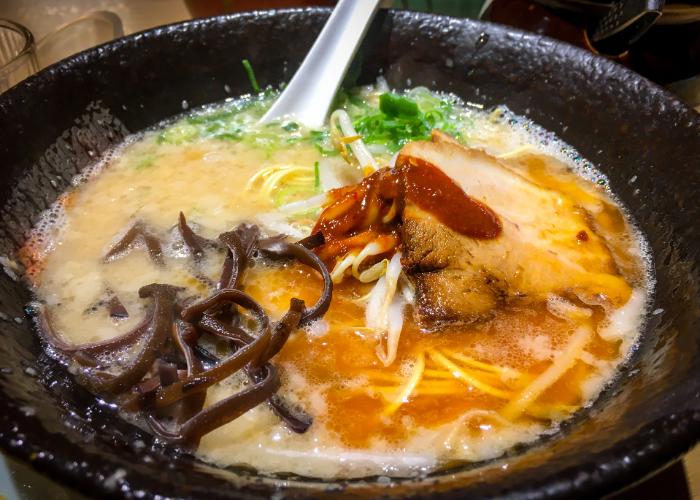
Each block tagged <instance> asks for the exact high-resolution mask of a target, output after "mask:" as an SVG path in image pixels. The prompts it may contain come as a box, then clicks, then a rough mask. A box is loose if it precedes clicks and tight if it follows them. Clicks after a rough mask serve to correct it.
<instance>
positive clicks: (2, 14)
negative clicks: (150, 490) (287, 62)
mask: <svg viewBox="0 0 700 500" xmlns="http://www.w3.org/2000/svg"><path fill="white" fill-rule="evenodd" d="M357 1H361V0H357ZM334 3H335V2H334V1H333V0H0V92H3V91H4V90H7V89H8V88H10V87H12V86H13V85H15V84H17V83H18V82H20V81H21V80H22V79H24V78H26V77H27V76H29V75H31V74H32V73H34V72H36V71H38V70H40V69H41V68H44V67H46V66H49V65H51V64H53V63H54V62H56V61H59V60H61V59H63V58H64V57H67V56H69V55H71V54H74V53H76V52H79V51H81V50H84V49H87V48H90V47H93V46H95V45H99V44H101V43H105V42H108V41H110V40H112V39H114V38H118V37H120V36H122V35H128V34H131V33H135V32H138V31H142V30H145V29H149V28H152V27H154V26H159V25H163V24H168V23H173V22H177V21H182V20H187V19H192V18H196V17H205V16H211V15H217V14H223V13H229V12H236V11H241V10H253V9H268V8H282V7H295V6H309V5H325V6H332V5H333V4H334ZM393 7H394V8H401V9H410V10H417V11H425V12H433V13H438V14H447V15H451V16H457V17H470V18H475V19H477V18H480V19H485V20H489V21H494V22H498V23H501V24H507V25H511V26H515V27H518V28H521V29H525V30H528V31H533V32H536V33H539V34H543V35H547V36H550V37H553V38H557V39H560V40H563V41H566V42H568V43H571V44H574V45H578V46H580V47H583V48H585V49H586V50H590V51H592V52H595V53H599V54H602V55H604V56H606V57H609V58H611V59H613V60H615V61H617V62H619V63H621V64H624V65H626V66H628V67H630V68H631V69H633V70H634V71H637V72H638V73H641V74H642V75H644V76H646V77H647V78H649V79H650V80H652V81H654V82H656V83H658V84H660V85H663V86H665V87H666V88H668V89H669V90H670V91H671V92H674V93H675V94H676V95H678V96H679V97H680V98H681V99H683V100H684V101H685V102H687V103H688V104H689V105H690V106H691V107H695V108H696V110H698V111H699V112H700V0H680V1H678V0H395V1H394V2H393ZM698 140H700V138H699V139H698ZM640 479H641V478H640ZM47 497H48V498H51V499H67V498H71V499H72V498H82V496H81V495H80V494H79V493H78V492H75V491H71V490H68V489H65V488H63V487H61V486H59V485H57V484H55V483H54V482H52V481H51V480H49V479H47V478H45V477H43V476H41V475H39V474H37V473H36V472H35V471H33V470H32V468H31V467H30V466H28V465H26V464H23V463H20V462H17V461H15V460H14V459H12V458H9V457H2V456H0V499H7V500H16V499H41V500H44V499H45V498H47ZM615 498H618V499H621V498H635V499H640V498H654V499H656V498H664V499H688V498H698V499H700V449H695V450H693V452H691V453H690V454H689V455H688V456H687V457H686V458H685V460H684V461H683V462H678V463H676V464H674V465H673V466H671V467H668V468H667V469H665V470H664V471H661V472H660V473H658V474H656V475H655V476H654V477H652V478H647V479H645V480H644V481H643V482H642V483H641V484H639V485H637V486H636V487H634V488H631V489H629V490H627V491H626V492H623V493H621V494H618V495H616V496H615Z"/></svg>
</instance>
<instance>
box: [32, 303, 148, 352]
mask: <svg viewBox="0 0 700 500" xmlns="http://www.w3.org/2000/svg"><path fill="white" fill-rule="evenodd" d="M37 318H38V322H37V323H38V325H37V326H38V329H39V335H40V336H41V337H42V339H43V340H44V341H45V342H47V343H48V344H49V345H51V346H52V347H54V348H55V349H58V350H59V351H61V352H63V353H65V354H71V353H77V352H83V353H86V354H89V355H98V354H103V353H106V352H108V351H117V350H120V349H123V348H124V347H127V346H128V345H131V344H133V343H135V342H136V341H138V340H139V339H140V338H141V337H142V336H143V335H144V334H145V333H146V332H147V331H148V326H149V325H150V324H151V321H152V318H153V315H152V314H151V313H149V314H147V315H146V317H145V318H144V319H143V321H141V323H139V324H138V325H136V326H135V327H134V328H133V329H132V330H130V331H128V332H127V333H125V334H123V335H120V336H119V337H115V338H112V339H108V340H103V341H101V342H94V343H90V344H78V345H72V344H67V343H66V342H64V341H63V339H61V337H60V336H59V335H58V334H57V333H56V332H55V330H54V329H53V327H52V326H51V322H50V320H49V316H48V312H47V311H46V308H45V307H44V306H41V307H39V308H38V314H37Z"/></svg>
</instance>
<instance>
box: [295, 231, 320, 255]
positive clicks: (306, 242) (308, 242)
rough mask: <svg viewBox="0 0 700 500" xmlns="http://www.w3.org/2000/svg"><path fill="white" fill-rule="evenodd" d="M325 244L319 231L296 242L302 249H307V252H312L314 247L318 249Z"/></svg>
mask: <svg viewBox="0 0 700 500" xmlns="http://www.w3.org/2000/svg"><path fill="white" fill-rule="evenodd" d="M325 243H326V238H325V237H324V236H323V233H322V232H321V231H319V232H317V233H314V234H312V235H311V236H307V237H306V238H302V239H301V240H299V241H297V244H298V245H301V246H303V247H304V248H308V249H309V250H313V249H314V248H316V247H320V246H321V245H323V244H325Z"/></svg>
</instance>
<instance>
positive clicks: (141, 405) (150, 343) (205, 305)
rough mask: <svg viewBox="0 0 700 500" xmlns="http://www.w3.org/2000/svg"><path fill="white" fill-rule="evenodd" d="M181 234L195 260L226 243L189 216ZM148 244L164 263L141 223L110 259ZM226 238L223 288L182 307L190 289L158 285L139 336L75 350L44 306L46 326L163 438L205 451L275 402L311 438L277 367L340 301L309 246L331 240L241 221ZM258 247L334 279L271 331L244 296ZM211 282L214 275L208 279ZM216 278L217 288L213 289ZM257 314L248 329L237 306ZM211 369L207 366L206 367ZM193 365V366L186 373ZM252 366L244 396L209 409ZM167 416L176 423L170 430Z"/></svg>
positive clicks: (88, 378)
mask: <svg viewBox="0 0 700 500" xmlns="http://www.w3.org/2000/svg"><path fill="white" fill-rule="evenodd" d="M178 229H179V231H180V234H181V236H182V239H183V241H184V242H185V245H187V247H188V248H189V250H190V252H191V254H192V256H193V258H194V260H195V264H198V263H199V260H200V259H201V257H202V256H203V253H204V249H205V248H206V247H209V246H219V245H218V244H217V242H212V241H210V240H207V239H205V238H202V237H200V236H198V235H197V234H196V233H195V232H194V231H193V230H192V228H191V227H190V226H189V225H188V224H187V220H186V219H185V216H184V214H183V213H180V218H179V223H178ZM137 240H141V241H142V242H143V243H144V244H145V246H146V248H147V249H148V253H149V256H150V257H151V259H152V260H153V261H154V262H155V263H157V264H159V265H162V264H163V253H162V249H161V245H160V243H159V241H158V240H157V239H156V238H155V236H153V235H152V234H150V233H149V232H148V231H147V229H146V226H145V225H144V224H143V223H142V222H136V223H135V224H134V225H133V226H132V227H131V228H130V229H129V231H127V233H126V234H125V235H124V236H123V237H122V238H121V239H120V240H119V241H118V242H117V243H116V244H115V245H114V246H113V247H112V248H111V249H110V250H109V252H107V254H106V255H105V257H104V261H105V262H110V261H112V260H114V259H116V258H119V257H121V256H122V255H124V254H125V253H127V252H129V251H130V250H131V249H132V248H133V244H134V243H135V242H136V241H137ZM219 241H220V242H221V243H222V244H223V245H224V246H225V247H226V252H227V255H226V259H225V261H224V268H223V271H222V274H221V279H220V281H219V288H220V290H219V291H218V292H216V293H214V294H213V295H211V296H209V297H208V298H206V299H204V300H200V301H198V302H195V303H188V302H191V301H188V300H184V301H183V302H182V303H178V302H176V298H177V293H178V291H179V290H180V289H178V288H176V287H173V286H169V285H159V284H151V285H148V286H145V287H142V288H141V289H140V290H139V295H140V296H141V297H142V298H148V297H150V298H152V299H153V308H152V312H150V313H148V314H147V315H146V317H145V319H144V320H143V321H142V322H141V323H140V324H139V325H137V326H136V327H135V328H134V329H133V330H131V331H130V332H128V333H126V334H124V335H121V336H120V337H117V338H116V339H111V340H108V341H104V342H97V343H92V344H83V345H79V346H71V345H68V344H66V343H65V342H63V340H62V339H61V338H60V336H58V335H57V334H56V333H55V332H54V331H53V329H52V328H51V325H50V323H49V318H48V316H47V313H46V310H45V308H43V307H41V308H39V314H38V324H39V330H40V333H41V336H42V337H43V339H44V340H45V341H46V342H47V343H49V344H50V345H52V346H53V347H55V348H56V350H57V351H58V352H61V353H63V354H64V355H65V356H67V357H69V358H72V360H73V361H74V362H75V363H76V364H77V365H78V366H79V367H80V371H79V372H78V377H79V378H80V379H81V380H82V382H83V383H85V384H86V385H88V386H89V387H91V388H92V389H93V390H94V391H95V392H97V393H101V394H106V395H108V396H114V397H115V400H116V401H117V402H118V403H119V404H120V405H121V407H122V408H123V409H126V410H131V411H136V410H140V411H143V412H144V413H145V418H146V421H147V423H148V425H149V426H150V427H151V429H152V431H153V433H154V434H156V435H158V436H160V437H162V438H164V439H167V440H168V441H171V442H174V443H179V444H182V445H184V446H188V447H193V446H196V445H197V444H198V443H199V441H200V439H201V437H202V436H203V435H204V434H207V433H208V432H211V431H212V430H214V429H216V428H217V427H219V426H221V425H223V424H225V423H227V422H230V421H231V420H234V419H235V418H237V417H238V416H240V415H242V414H243V413H245V412H246V411H248V410H250V409H251V408H253V407H255V406H257V405H259V404H261V403H262V402H264V401H265V400H267V401H268V404H269V405H270V407H271V409H272V411H273V412H274V413H275V414H276V415H278V416H279V418H280V419H281V420H283V421H284V422H285V423H286V425H287V426H288V427H289V428H290V429H291V430H292V431H294V432H299V433H301V432H305V431H306V430H307V429H308V428H309V426H310V425H311V423H312V422H313V418H312V417H311V416H310V415H308V414H307V413H306V412H304V411H303V410H302V409H300V408H298V407H297V406H295V405H293V404H290V403H288V402H287V401H285V400H284V399H283V398H282V397H280V396H278V395H276V394H275V392H276V391H277V390H278V389H279V386H280V381H279V375H278V373H277V369H276V368H275V367H274V366H273V365H271V364H270V363H268V360H269V359H271V358H272V357H274V356H275V355H276V354H277V353H278V352H279V351H280V350H281V349H282V347H283V346H284V344H285V342H286V341H287V340H288V338H289V336H290V334H291V333H292V332H293V331H294V330H295V329H296V328H298V327H299V326H301V325H303V324H304V323H305V322H308V321H312V320H314V319H316V318H318V317H320V316H321V315H323V314H324V313H325V312H326V311H327V309H328V306H329V303H330V300H331V296H332V283H331V280H330V275H329V273H328V270H327V269H326V267H325V265H324V264H323V262H321V260H320V259H319V258H318V257H317V256H316V255H315V254H314V253H313V252H311V251H310V250H309V249H310V248H314V247H316V246H318V245H321V244H323V242H324V241H323V236H322V235H321V234H320V233H318V234H315V235H312V236H310V237H308V238H305V239H304V240H302V241H300V242H299V244H294V243H288V242H286V241H285V237H284V236H282V235H279V236H275V237H272V238H266V239H262V240H261V239H260V230H259V229H258V227H257V226H254V225H246V224H241V225H239V226H238V227H236V228H235V229H234V230H233V231H230V232H228V233H223V234H222V235H220V236H219ZM256 251H260V252H261V253H262V254H263V255H265V256H266V257H268V258H271V259H287V258H293V259H296V260H298V261H299V262H301V263H302V264H305V265H307V266H310V267H311V268H313V269H315V270H316V271H318V272H319V273H320V274H321V276H322V277H323V280H324V286H323V291H322V294H321V297H320V298H319V300H318V301H317V302H316V304H315V305H314V306H313V307H312V308H310V309H307V308H306V307H305V305H304V302H303V301H302V300H300V299H296V298H293V299H291V301H290V306H289V310H288V311H287V313H285V315H284V316H283V317H282V318H281V319H280V320H279V321H276V322H275V323H274V324H273V325H270V321H269V318H268V317H267V314H266V313H265V312H264V310H263V309H262V307H261V306H260V305H259V304H258V303H257V302H256V301H255V300H254V299H253V298H252V297H250V296H249V295H247V294H245V293H244V292H242V291H241V290H240V289H239V288H240V287H241V281H242V276H243V273H244V271H245V269H246V267H247V266H249V265H253V256H254V255H256ZM207 280H208V278H207ZM208 281H209V284H210V285H213V283H212V282H211V281H210V280H208ZM238 306H240V307H242V308H243V309H246V310H248V311H249V313H250V315H251V316H252V317H253V318H254V319H255V321H256V323H257V327H256V331H254V332H249V331H247V330H246V329H244V328H242V327H241V326H240V325H239V322H240V321H241V319H242V318H243V317H244V316H241V315H240V314H239V311H238V309H237V307H238ZM109 307H110V315H111V316H112V317H128V312H127V311H126V308H124V306H123V304H121V302H120V301H119V299H118V298H117V297H116V295H114V294H111V299H110V303H109ZM204 333H210V334H213V335H215V336H217V337H220V338H223V339H226V340H227V341H228V343H227V346H228V348H229V349H230V354H229V355H228V357H226V358H224V359H222V358H220V357H219V356H216V355H214V354H212V353H211V352H209V351H208V350H207V349H206V348H204V347H202V346H201V345H199V339H200V338H201V336H202V335H203V334H204ZM137 341H142V344H141V345H140V346H139V349H138V353H137V354H136V355H135V356H134V357H133V359H131V361H130V362H129V364H127V366H126V367H125V368H123V369H122V371H121V372H120V373H119V374H116V375H115V374H113V373H110V372H107V371H105V369H106V368H105V367H104V366H101V358H99V356H100V355H106V354H109V353H114V352H118V351H119V350H122V349H124V348H127V347H129V346H131V345H133V344H135V343H136V342H137ZM205 363H206V365H205ZM178 366H179V367H183V366H184V367H185V368H186V369H179V368H178ZM240 370H243V372H242V373H244V374H245V375H246V377H247V378H248V380H249V385H247V386H246V387H245V388H244V389H243V390H241V391H240V392H238V393H237V394H234V395H232V396H230V397H228V398H226V399H224V400H222V401H219V402H218V403H216V404H214V405H211V406H210V407H207V408H204V402H205V399H206V392H207V389H208V388H209V387H210V386H211V385H213V384H215V383H217V382H219V381H221V380H223V379H225V378H227V377H229V376H231V375H233V374H234V373H236V372H238V371H240ZM162 419H168V420H169V421H170V422H173V424H174V425H173V424H169V425H167V426H166V425H165V424H164V423H163V422H164V420H162Z"/></svg>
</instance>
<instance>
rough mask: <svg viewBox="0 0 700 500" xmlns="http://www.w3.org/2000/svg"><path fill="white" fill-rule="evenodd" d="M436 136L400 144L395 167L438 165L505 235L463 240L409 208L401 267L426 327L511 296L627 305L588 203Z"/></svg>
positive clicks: (487, 311)
mask: <svg viewBox="0 0 700 500" xmlns="http://www.w3.org/2000/svg"><path fill="white" fill-rule="evenodd" d="M434 139H435V140H436V141H437V142H426V141H416V142H411V143H409V144H407V145H406V146H404V148H403V149H402V150H401V152H400V154H399V156H398V158H397V162H396V165H397V166H398V167H400V166H402V165H405V164H407V163H410V162H411V159H417V160H422V161H424V162H427V163H429V164H431V165H433V166H435V167H437V168H439V169H441V170H442V171H443V172H444V173H445V174H447V175H448V176H449V177H450V178H452V180H453V181H454V182H455V183H456V184H457V185H459V186H460V187H461V188H462V189H463V190H464V192H465V193H466V194H467V195H469V196H471V197H472V198H474V199H476V200H478V201H480V202H482V203H484V204H486V205H487V206H488V207H489V208H491V210H493V211H494V212H495V213H496V214H497V215H498V217H499V219H500V221H501V224H502V232H501V234H500V235H498V236H497V237H496V238H494V239H475V238H470V237H467V236H463V235H462V234H459V233H457V232H455V231H453V230H452V229H450V228H449V227H448V226H446V225H445V224H443V223H441V222H440V221H439V220H437V219H436V218H435V217H434V216H433V215H431V214H430V213H428V212H426V211H424V210H422V209H421V208H419V207H418V206H416V205H415V204H411V203H407V204H406V206H405V208H404V211H403V214H402V219H403V227H402V232H403V235H402V236H403V246H404V257H403V261H402V263H403V266H404V268H405V270H406V272H407V274H408V276H409V277H410V278H411V280H412V281H413V283H414V285H415V288H416V308H415V311H416V314H417V317H418V318H417V319H418V320H419V322H420V323H421V324H422V325H423V326H424V327H427V328H431V327H435V326H439V325H440V324H443V323H451V322H459V323H469V322H473V321H478V320H481V319H486V318H488V317H489V316H490V315H491V313H492V311H493V310H494V308H496V307H498V306H499V305H500V304H503V303H506V302H508V301H511V300H513V299H515V298H518V299H524V300H534V301H539V300H546V299H547V297H549V296H550V294H555V295H560V296H564V297H567V296H568V297H578V298H579V299H581V300H583V301H584V302H588V303H601V302H608V303H610V304H611V305H614V306H619V305H622V304H624V303H625V302H626V301H627V299H628V298H629V295H630V292H631V289H630V286H629V285H628V284H627V282H626V281H625V279H624V278H623V277H622V276H621V275H620V274H619V272H618V270H617V267H616V265H615V261H614V259H613V256H612V255H611V253H610V251H609V249H608V247H607V246H606V243H605V241H604V240H603V239H602V238H601V237H600V236H599V235H597V234H596V233H595V232H594V231H593V229H592V228H591V226H590V225H589V223H588V220H590V217H588V214H587V212H586V211H585V209H583V208H581V207H579V206H577V205H576V204H575V202H574V201H573V200H572V199H570V198H569V197H568V196H567V195H566V194H564V193H562V192H558V191H556V190H554V189H551V188H547V187H542V186H539V185H537V184H535V183H534V182H532V181H531V180H528V179H527V178H525V177H523V176H522V175H520V174H518V173H517V172H516V171H514V170H512V169H511V168H509V167H508V166H507V165H506V164H504V163H503V162H500V161H499V160H498V159H496V158H494V157H493V156H490V155H488V154H487V153H485V152H483V151H481V150H477V149H470V148H466V147H464V146H462V145H460V144H458V143H455V142H453V141H450V140H448V139H446V138H445V137H444V136H442V137H441V136H440V135H437V137H434Z"/></svg>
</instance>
